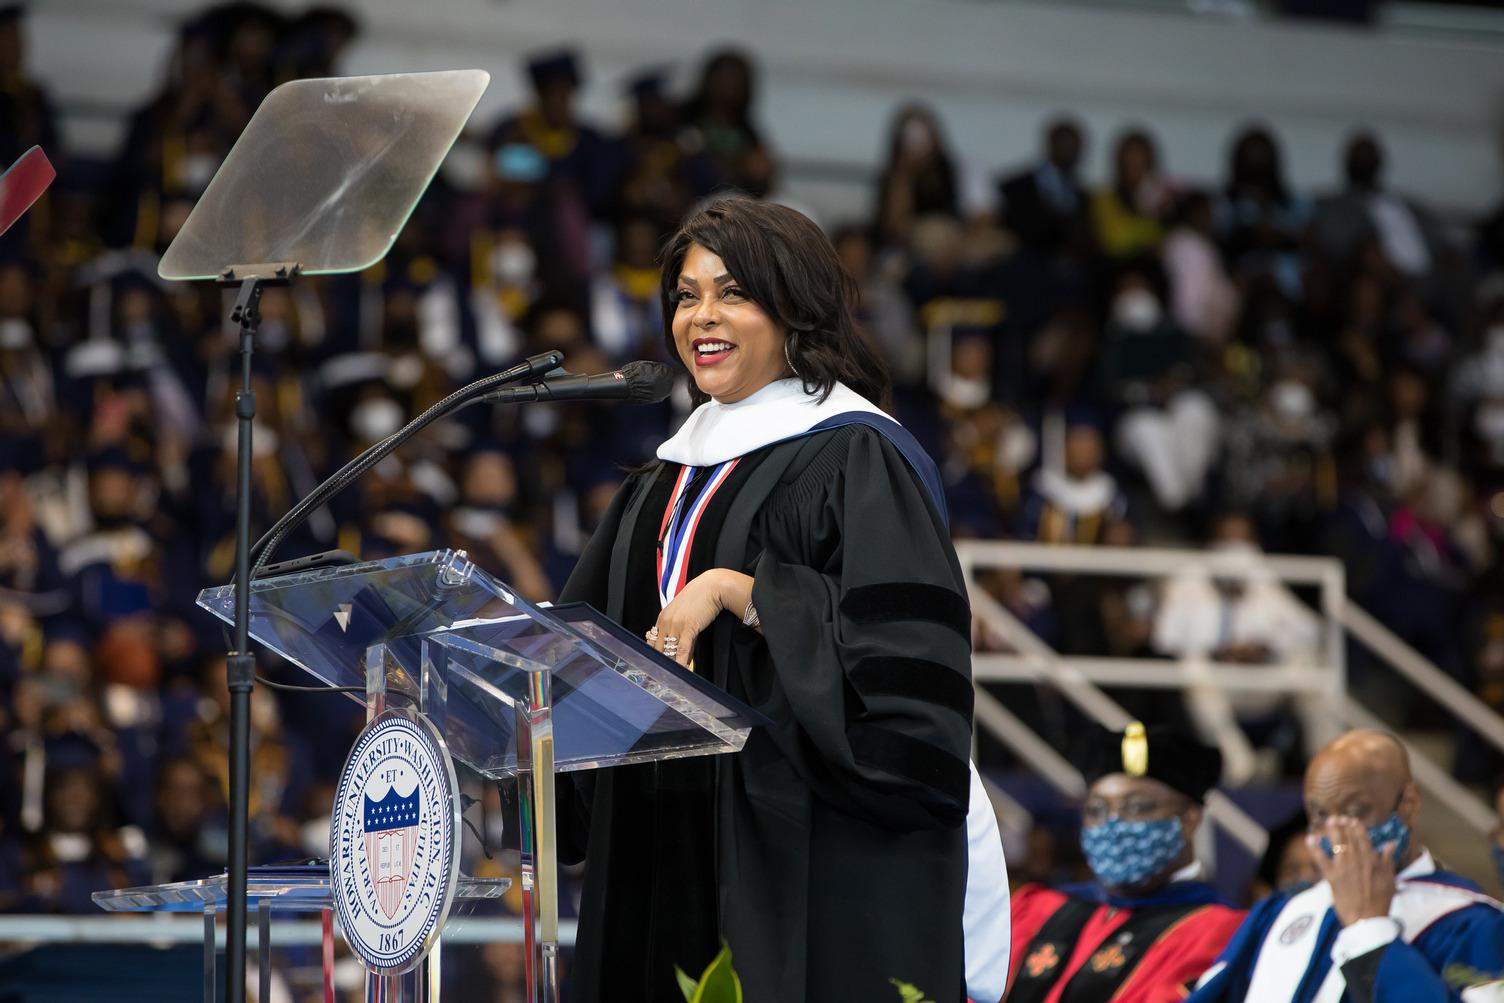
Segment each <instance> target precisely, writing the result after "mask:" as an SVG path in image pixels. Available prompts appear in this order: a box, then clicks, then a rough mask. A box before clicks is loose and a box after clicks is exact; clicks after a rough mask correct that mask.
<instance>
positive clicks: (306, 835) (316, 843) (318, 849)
mask: <svg viewBox="0 0 1504 1003" xmlns="http://www.w3.org/2000/svg"><path fill="white" fill-rule="evenodd" d="M301 837H302V838H301V840H300V841H301V842H302V844H303V852H304V853H306V854H308V856H310V857H320V858H322V857H327V856H329V817H328V816H327V815H326V816H324V817H323V818H315V819H311V820H310V821H308V822H305V823H303V831H302V833H301Z"/></svg>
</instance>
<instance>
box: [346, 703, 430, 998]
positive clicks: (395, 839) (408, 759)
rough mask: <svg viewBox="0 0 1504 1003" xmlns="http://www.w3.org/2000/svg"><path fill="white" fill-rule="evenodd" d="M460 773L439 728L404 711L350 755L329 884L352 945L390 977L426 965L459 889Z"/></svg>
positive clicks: (381, 722) (369, 733)
mask: <svg viewBox="0 0 1504 1003" xmlns="http://www.w3.org/2000/svg"><path fill="white" fill-rule="evenodd" d="M455 790H456V784H455V779H454V763H453V762H452V761H451V760H450V758H449V750H448V749H447V748H445V746H444V740H443V739H442V738H441V737H440V736H439V734H438V732H436V731H435V730H434V728H433V726H432V725H430V724H429V723H428V722H427V721H426V720H423V719H422V718H419V719H417V720H414V719H413V718H410V717H407V716H406V715H404V714H402V713H399V712H397V711H388V712H387V713H385V714H382V715H381V716H380V717H378V718H376V719H375V720H374V721H372V722H371V723H370V724H369V725H367V726H366V729H365V731H363V732H361V734H360V738H359V739H358V740H357V741H356V743H355V748H354V749H352V750H350V758H349V759H348V760H346V761H345V768H344V770H343V771H342V772H341V773H340V777H339V786H338V787H337V788H336V789H335V792H334V817H333V821H332V824H331V825H330V827H329V883H330V889H329V890H330V894H331V895H332V897H333V899H334V908H335V910H336V912H337V913H338V915H339V924H340V927H341V928H342V929H343V930H344V934H345V942H346V943H348V944H349V945H350V950H351V952H353V953H354V954H355V956H356V957H357V958H359V959H360V960H361V961H363V962H365V965H366V967H367V968H369V969H370V970H371V971H373V972H376V973H377V974H380V975H396V974H399V973H401V972H405V971H407V970H409V969H411V968H413V967H414V966H416V965H417V964H418V962H419V961H421V960H423V958H424V956H425V955H427V954H428V952H429V950H430V949H431V948H432V947H433V945H434V942H435V941H436V940H437V939H438V936H439V931H440V930H442V929H443V928H444V920H445V919H447V918H448V916H449V907H450V905H451V904H452V903H453V901H454V891H455V886H456V883H457V881H458V879H459V852H458V850H459V802H458V800H457V799H456V797H455Z"/></svg>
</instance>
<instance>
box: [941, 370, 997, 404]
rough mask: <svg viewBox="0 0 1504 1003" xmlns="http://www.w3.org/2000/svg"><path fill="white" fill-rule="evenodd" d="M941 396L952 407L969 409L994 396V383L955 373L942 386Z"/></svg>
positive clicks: (984, 402)
mask: <svg viewBox="0 0 1504 1003" xmlns="http://www.w3.org/2000/svg"><path fill="white" fill-rule="evenodd" d="M940 396H941V397H943V398H945V403H947V404H949V405H951V406H952V407H958V408H963V409H965V410H967V411H970V410H972V409H973V408H979V407H981V406H982V405H983V404H986V403H987V401H988V400H990V399H991V398H992V385H991V384H990V383H988V382H987V381H986V380H974V379H969V378H967V377H965V376H957V375H955V374H954V373H952V374H951V376H950V378H949V379H947V380H946V381H945V385H944V386H942V387H941V388H940Z"/></svg>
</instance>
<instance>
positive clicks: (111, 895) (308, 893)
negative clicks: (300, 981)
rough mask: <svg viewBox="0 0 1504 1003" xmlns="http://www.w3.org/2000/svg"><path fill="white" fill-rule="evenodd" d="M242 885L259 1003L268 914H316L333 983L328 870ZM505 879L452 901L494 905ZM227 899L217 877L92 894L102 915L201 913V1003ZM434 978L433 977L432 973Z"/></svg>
mask: <svg viewBox="0 0 1504 1003" xmlns="http://www.w3.org/2000/svg"><path fill="white" fill-rule="evenodd" d="M246 884H247V896H246V898H247V903H248V905H249V907H250V908H251V909H252V910H254V911H255V914H256V917H257V934H256V947H257V951H256V954H257V958H258V959H259V962H260V966H261V971H260V978H259V980H258V985H259V986H260V987H261V998H262V999H263V1000H266V999H267V998H268V996H269V993H270V988H271V984H272V980H271V947H272V913H284V914H285V913H304V914H307V913H315V914H318V915H319V916H320V918H321V920H322V922H323V947H324V950H323V975H324V982H325V985H326V986H327V985H331V984H332V982H333V974H334V973H333V964H334V929H333V920H334V917H333V913H334V904H333V902H332V901H331V900H330V889H329V868H328V867H327V866H323V867H319V866H295V867H280V868H252V869H251V873H250V875H249V878H248V880H247V882H246ZM511 886H512V882H511V879H510V878H472V877H465V876H461V877H460V880H459V888H458V889H456V891H455V899H456V900H457V901H460V902H477V901H494V900H497V899H500V898H501V897H502V896H503V895H505V894H506V892H507V890H508V889H509V888H511ZM229 897H230V890H229V875H228V874H216V875H213V876H211V877H208V878H203V879H200V880H196V881H174V882H171V883H170V884H165V885H144V886H142V887H139V888H116V889H112V890H110V891H100V892H95V893H94V895H93V898H94V904H95V905H97V906H99V907H100V908H101V909H103V910H105V911H106V912H156V913H195V914H198V913H202V915H203V917H204V1001H205V1003H214V1001H215V999H216V998H217V997H216V995H215V989H216V987H217V986H218V979H217V978H216V968H217V967H218V964H217V960H216V959H217V957H218V951H217V950H216V948H215V940H216V936H215V917H216V916H217V915H218V914H219V913H222V912H224V911H225V909H226V906H227V904H228V901H229ZM434 975H435V976H436V975H437V969H436V967H435V971H434Z"/></svg>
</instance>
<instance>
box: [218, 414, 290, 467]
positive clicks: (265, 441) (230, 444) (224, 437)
mask: <svg viewBox="0 0 1504 1003" xmlns="http://www.w3.org/2000/svg"><path fill="white" fill-rule="evenodd" d="M220 444H221V445H222V446H223V447H224V450H225V452H227V453H233V452H235V450H236V449H237V448H238V447H239V445H240V425H239V423H238V422H237V423H234V424H231V425H227V426H226V427H225V430H224V432H223V433H221V438H220ZM276 452H277V433H276V432H275V431H274V430H272V429H271V428H268V427H267V426H266V425H263V424H262V423H261V422H259V421H252V422H251V455H252V456H253V457H255V458H257V459H264V458H265V457H268V456H272V455H274V454H275V453H276Z"/></svg>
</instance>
